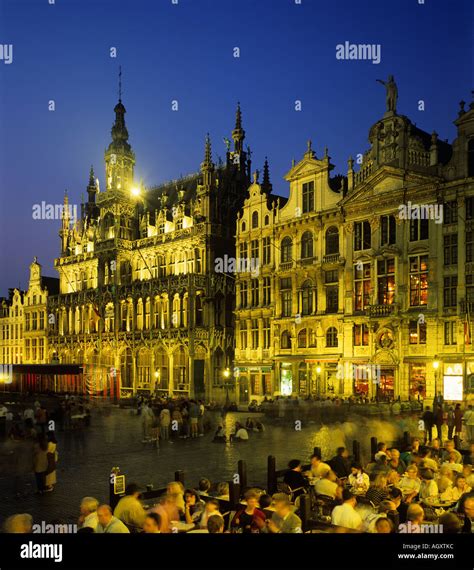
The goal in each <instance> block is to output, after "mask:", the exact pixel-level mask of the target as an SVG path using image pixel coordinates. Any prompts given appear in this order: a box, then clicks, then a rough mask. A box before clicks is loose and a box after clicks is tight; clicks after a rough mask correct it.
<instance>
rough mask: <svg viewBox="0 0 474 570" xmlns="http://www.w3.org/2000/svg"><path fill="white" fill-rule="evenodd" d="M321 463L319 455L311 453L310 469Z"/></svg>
mask: <svg viewBox="0 0 474 570" xmlns="http://www.w3.org/2000/svg"><path fill="white" fill-rule="evenodd" d="M320 463H321V455H320V454H319V453H313V455H312V456H311V467H317V466H318V465H319V464H320Z"/></svg>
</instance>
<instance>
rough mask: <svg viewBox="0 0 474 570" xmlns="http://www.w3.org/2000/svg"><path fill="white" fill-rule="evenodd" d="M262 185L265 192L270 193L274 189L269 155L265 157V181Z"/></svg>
mask: <svg viewBox="0 0 474 570" xmlns="http://www.w3.org/2000/svg"><path fill="white" fill-rule="evenodd" d="M261 186H262V190H263V191H264V192H267V193H270V192H271V191H272V183H271V182H270V169H269V167H268V159H267V157H265V162H264V164H263V181H262V184H261Z"/></svg>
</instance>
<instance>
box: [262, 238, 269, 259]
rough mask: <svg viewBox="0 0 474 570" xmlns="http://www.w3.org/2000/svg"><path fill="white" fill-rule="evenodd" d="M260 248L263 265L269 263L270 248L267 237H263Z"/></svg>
mask: <svg viewBox="0 0 474 570" xmlns="http://www.w3.org/2000/svg"><path fill="white" fill-rule="evenodd" d="M262 249H263V265H269V264H270V262H271V249H270V238H269V237H264V238H263V241H262Z"/></svg>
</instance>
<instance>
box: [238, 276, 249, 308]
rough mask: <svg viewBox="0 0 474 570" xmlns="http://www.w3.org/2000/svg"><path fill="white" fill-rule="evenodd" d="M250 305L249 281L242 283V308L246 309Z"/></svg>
mask: <svg viewBox="0 0 474 570" xmlns="http://www.w3.org/2000/svg"><path fill="white" fill-rule="evenodd" d="M247 305H248V288H247V281H242V282H241V283H240V308H241V309H245V308H246V307H247Z"/></svg>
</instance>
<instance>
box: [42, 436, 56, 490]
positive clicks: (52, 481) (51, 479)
mask: <svg viewBox="0 0 474 570" xmlns="http://www.w3.org/2000/svg"><path fill="white" fill-rule="evenodd" d="M46 437H47V440H48V448H47V452H46V457H47V460H48V467H47V469H46V474H45V491H53V489H54V486H55V485H56V483H57V479H56V465H57V462H58V452H57V444H58V442H57V441H56V437H55V435H54V432H52V431H50V432H48V434H47V436H46Z"/></svg>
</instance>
